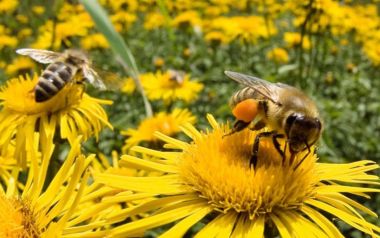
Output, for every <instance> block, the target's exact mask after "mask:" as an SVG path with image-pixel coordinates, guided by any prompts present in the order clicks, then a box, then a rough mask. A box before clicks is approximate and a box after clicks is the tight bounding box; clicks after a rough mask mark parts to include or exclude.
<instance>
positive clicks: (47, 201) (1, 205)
mask: <svg viewBox="0 0 380 238" xmlns="http://www.w3.org/2000/svg"><path fill="white" fill-rule="evenodd" d="M45 146H46V148H47V149H48V150H47V151H46V153H45V154H43V157H46V158H44V159H43V160H42V161H43V162H42V163H41V164H39V163H38V162H37V158H33V159H32V161H33V162H32V163H31V164H32V165H31V167H30V169H29V170H28V176H27V178H26V181H27V182H26V183H25V184H24V186H23V189H22V191H19V188H18V186H17V183H15V181H17V180H18V178H19V177H20V178H21V177H22V176H21V175H19V173H18V171H17V169H15V170H14V172H13V173H12V175H13V176H14V177H12V178H10V179H9V181H8V184H7V185H6V189H3V187H0V237H73V236H74V237H83V235H86V236H91V237H104V235H105V234H106V230H105V229H104V226H105V225H106V224H107V223H106V222H105V220H104V219H101V218H99V211H102V210H105V209H106V208H107V207H109V205H107V204H104V203H103V204H99V203H98V204H96V203H94V202H91V201H93V200H95V199H100V198H101V197H102V195H103V194H105V193H107V191H105V190H107V189H104V188H102V187H99V186H97V185H89V184H88V182H89V181H90V180H89V175H90V174H89V172H88V171H86V168H87V167H88V165H89V163H90V162H91V161H92V160H93V159H94V155H92V156H89V157H85V156H84V155H81V154H80V138H78V139H77V140H76V143H75V144H74V145H73V147H72V148H71V150H70V152H69V154H68V155H67V158H66V159H65V161H64V163H63V164H62V166H61V167H60V169H59V170H58V172H57V173H56V174H55V176H54V178H53V179H52V181H51V182H50V183H49V184H46V180H47V179H48V178H47V169H48V167H49V158H48V157H50V156H51V155H52V154H53V150H54V145H53V144H52V143H47V144H45ZM33 149H34V150H35V151H36V150H37V146H35V148H33ZM46 185H48V186H47V187H46V188H44V186H46ZM94 189H95V190H94ZM108 191H109V189H108ZM90 203H91V206H89V205H90ZM111 204H113V203H111ZM84 209H86V210H84Z"/></svg>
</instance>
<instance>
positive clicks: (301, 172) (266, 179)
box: [95, 116, 380, 237]
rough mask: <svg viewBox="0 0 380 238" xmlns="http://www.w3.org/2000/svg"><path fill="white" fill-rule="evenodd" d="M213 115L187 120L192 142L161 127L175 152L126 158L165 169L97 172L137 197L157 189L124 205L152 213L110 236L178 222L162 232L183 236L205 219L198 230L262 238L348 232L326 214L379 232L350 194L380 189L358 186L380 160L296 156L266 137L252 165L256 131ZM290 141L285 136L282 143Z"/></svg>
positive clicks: (372, 179)
mask: <svg viewBox="0 0 380 238" xmlns="http://www.w3.org/2000/svg"><path fill="white" fill-rule="evenodd" d="M208 120H209V122H210V124H211V126H212V127H213V130H211V131H207V132H199V131H198V130H196V129H195V128H194V127H193V126H191V125H186V126H184V127H183V131H184V132H185V133H186V134H187V135H188V136H189V137H190V138H191V139H192V141H191V142H189V143H186V142H184V141H181V140H177V139H174V138H171V137H169V136H166V135H163V134H161V133H157V137H159V138H160V139H161V140H163V141H165V142H166V143H167V144H166V146H165V147H166V148H171V149H174V151H156V150H152V149H148V148H144V147H134V148H132V150H133V151H135V152H138V153H141V154H143V155H145V156H148V155H150V156H152V157H153V158H154V159H152V160H148V159H138V158H136V157H133V156H128V157H127V158H125V160H127V161H125V164H126V165H127V164H134V165H135V166H138V167H139V168H141V169H142V170H145V171H161V172H163V175H161V176H147V177H136V176H117V175H113V174H112V173H104V174H98V175H96V176H95V181H97V182H100V183H104V184H106V185H112V186H113V187H115V188H117V189H124V190H126V191H134V194H133V195H134V196H135V197H137V196H139V195H141V196H144V195H145V196H146V195H147V194H156V195H157V196H156V199H155V200H154V201H150V202H146V203H142V204H140V205H139V206H138V207H136V208H135V209H129V210H127V209H125V211H124V213H123V212H121V213H120V214H123V215H124V216H129V215H134V214H136V213H139V212H151V215H150V216H148V217H145V218H142V219H139V220H137V221H132V222H129V223H126V224H123V225H120V226H118V227H115V228H114V229H112V231H111V232H110V235H111V236H112V235H115V236H133V235H134V234H138V233H141V232H143V231H146V230H149V229H152V228H156V227H159V226H162V225H165V224H173V223H174V222H176V223H174V225H173V226H172V227H171V228H170V229H169V230H167V231H166V232H165V233H164V234H162V235H161V237H181V236H183V235H184V234H185V233H186V231H187V230H189V229H190V228H191V227H192V226H193V225H194V224H196V223H198V222H199V221H202V223H203V224H205V226H204V227H202V228H201V229H200V230H199V232H198V234H197V236H199V237H211V236H217V235H221V236H222V235H223V236H225V237H264V232H267V231H265V229H273V230H274V231H275V230H276V229H277V230H278V232H279V234H280V236H281V237H344V236H343V234H342V233H341V232H340V231H339V230H338V228H337V227H335V225H334V223H333V222H332V221H331V220H329V218H328V217H327V216H326V215H325V214H327V213H329V214H330V215H332V216H335V217H337V218H339V219H340V220H342V221H343V222H346V223H347V224H349V225H351V226H353V227H354V228H356V229H358V230H360V231H362V232H364V233H367V234H369V235H373V236H375V235H378V234H379V233H380V227H378V226H376V225H373V224H371V223H369V222H367V221H366V220H365V219H364V218H363V217H362V215H360V214H359V213H358V211H361V212H364V213H366V214H369V215H371V216H374V217H377V216H376V214H375V213H374V212H372V211H371V210H369V209H368V208H366V207H365V206H363V205H362V204H360V203H358V202H356V201H354V200H353V199H351V198H350V197H349V195H352V194H354V195H360V196H362V197H367V195H366V194H365V193H367V192H380V189H376V188H368V187H367V186H363V187H361V186H360V185H369V184H375V185H377V186H378V185H380V183H379V182H378V181H379V177H378V176H376V175H370V174H367V172H368V171H371V170H374V169H377V168H378V167H379V166H378V165H377V164H376V163H374V162H372V161H358V162H353V163H348V164H326V163H317V162H316V161H317V157H316V155H315V153H314V151H315V148H314V147H312V148H311V153H308V152H307V151H304V152H301V153H298V154H297V155H296V156H295V157H294V159H293V160H292V159H290V158H289V155H290V154H289V153H286V154H287V155H286V158H285V160H283V159H282V158H281V156H280V155H279V153H278V151H277V150H276V149H275V148H274V146H273V143H272V140H271V139H268V140H262V141H261V143H260V150H259V154H258V163H257V165H256V167H255V168H253V167H250V165H249V159H250V157H251V153H252V143H253V141H254V139H255V137H256V136H257V133H258V132H257V131H252V130H248V129H247V130H243V131H242V132H240V133H235V134H234V135H231V136H227V137H223V135H225V134H226V133H227V132H229V131H230V128H229V126H228V125H227V126H224V125H219V124H218V123H217V122H216V121H215V119H214V118H213V117H212V116H208ZM264 130H265V129H264ZM284 143H285V141H284V140H282V141H281V145H282V146H284ZM303 158H305V159H304V160H303ZM301 160H303V162H302V163H301ZM128 162H129V163H128ZM125 199H128V197H127V196H126V197H125ZM206 216H207V218H206V219H203V218H205V217H206ZM110 219H111V218H110Z"/></svg>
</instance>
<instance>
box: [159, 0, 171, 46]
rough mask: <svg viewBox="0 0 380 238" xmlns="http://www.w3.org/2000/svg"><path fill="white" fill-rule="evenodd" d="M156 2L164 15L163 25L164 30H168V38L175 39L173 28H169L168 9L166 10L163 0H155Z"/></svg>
mask: <svg viewBox="0 0 380 238" xmlns="http://www.w3.org/2000/svg"><path fill="white" fill-rule="evenodd" d="M157 4H158V7H159V8H160V12H161V14H162V15H163V16H164V19H165V27H166V30H167V31H168V34H169V39H170V40H171V41H174V40H175V34H174V32H173V28H171V26H170V22H171V17H170V15H169V11H168V9H167V7H166V4H165V1H163V0H157Z"/></svg>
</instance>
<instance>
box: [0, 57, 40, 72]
mask: <svg viewBox="0 0 380 238" xmlns="http://www.w3.org/2000/svg"><path fill="white" fill-rule="evenodd" d="M34 66H35V63H34V61H33V60H31V59H30V58H29V57H17V58H15V59H14V60H13V62H12V63H11V64H9V65H8V66H7V67H6V69H5V72H6V73H7V74H8V75H14V74H16V73H19V72H20V71H24V70H29V69H33V68H34Z"/></svg>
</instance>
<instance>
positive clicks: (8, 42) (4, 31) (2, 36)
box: [0, 25, 18, 50]
mask: <svg viewBox="0 0 380 238" xmlns="http://www.w3.org/2000/svg"><path fill="white" fill-rule="evenodd" d="M9 32H10V31H9V29H8V28H6V27H4V26H3V25H0V50H1V49H3V48H4V47H7V46H8V47H12V48H14V47H16V45H17V43H18V41H17V38H16V37H13V36H10V35H9Z"/></svg>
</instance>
